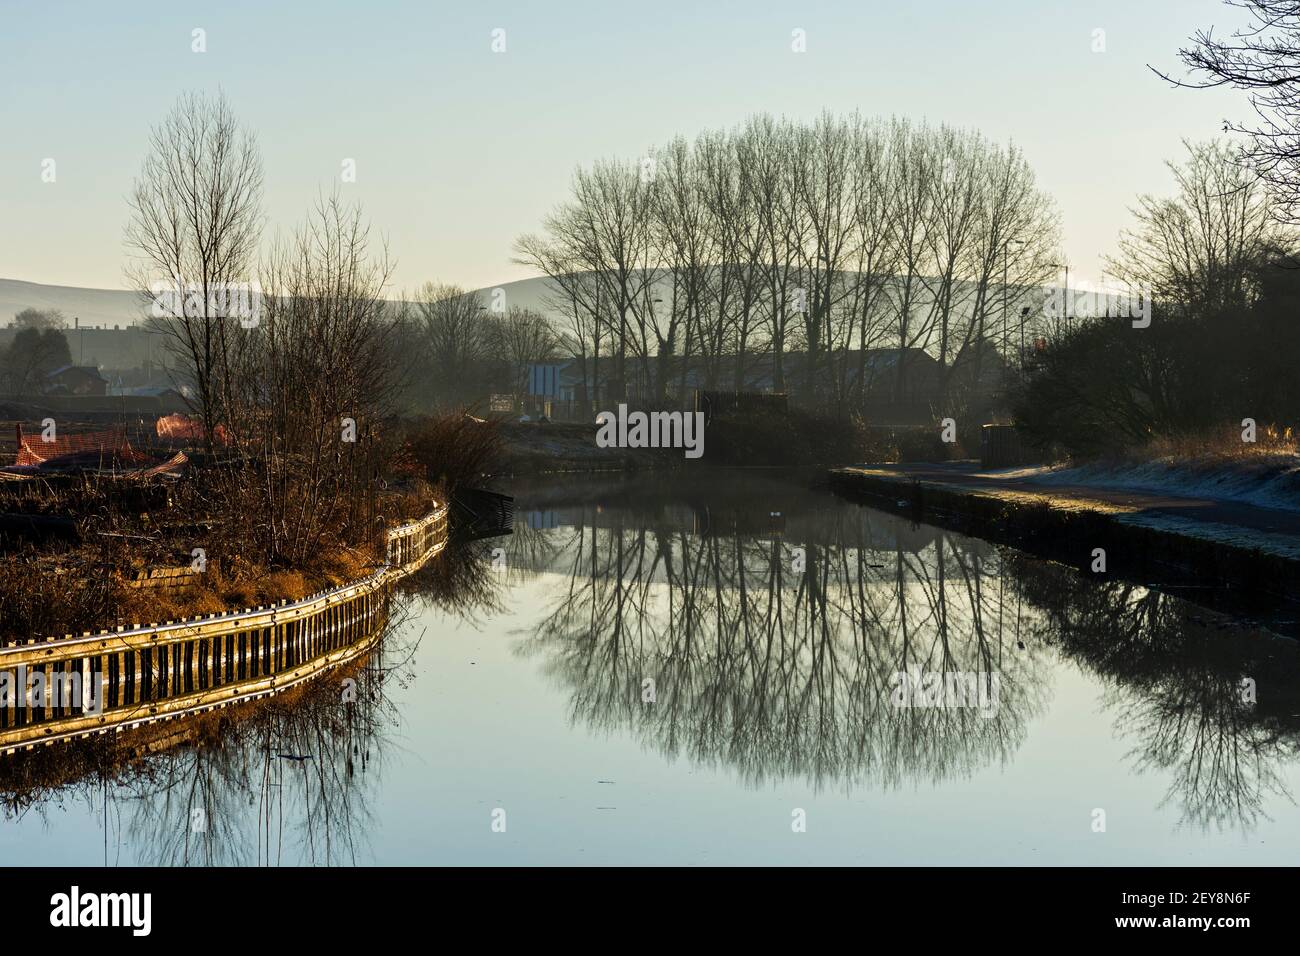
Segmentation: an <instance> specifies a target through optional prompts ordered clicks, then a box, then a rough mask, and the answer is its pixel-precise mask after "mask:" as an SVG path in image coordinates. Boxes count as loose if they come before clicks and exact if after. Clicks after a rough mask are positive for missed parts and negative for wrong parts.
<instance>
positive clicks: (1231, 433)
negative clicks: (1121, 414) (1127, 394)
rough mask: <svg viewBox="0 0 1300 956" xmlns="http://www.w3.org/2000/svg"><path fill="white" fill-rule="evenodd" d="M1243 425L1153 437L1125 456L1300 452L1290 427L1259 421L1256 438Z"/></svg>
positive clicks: (1208, 458)
mask: <svg viewBox="0 0 1300 956" xmlns="http://www.w3.org/2000/svg"><path fill="white" fill-rule="evenodd" d="M1241 432H1242V429H1241V426H1240V425H1232V424H1229V425H1225V426H1223V427H1221V428H1215V429H1212V430H1208V431H1198V432H1188V433H1184V434H1179V435H1166V436H1160V437H1156V438H1153V439H1152V440H1151V441H1150V442H1148V443H1147V444H1146V445H1144V446H1142V447H1140V448H1135V449H1132V450H1131V451H1129V452H1127V453H1125V455H1124V456H1123V457H1124V459H1125V460H1126V461H1131V462H1149V461H1158V460H1164V459H1172V460H1174V461H1189V462H1192V461H1196V462H1222V463H1227V462H1230V461H1233V460H1240V461H1242V462H1248V461H1251V460H1256V459H1258V460H1261V461H1262V460H1265V459H1269V458H1275V457H1277V458H1281V457H1285V456H1294V455H1298V454H1300V440H1297V436H1295V435H1294V434H1293V433H1292V430H1291V429H1290V428H1284V427H1279V426H1276V425H1259V426H1258V427H1257V428H1256V432H1255V439H1256V440H1255V441H1254V442H1246V441H1242V439H1241Z"/></svg>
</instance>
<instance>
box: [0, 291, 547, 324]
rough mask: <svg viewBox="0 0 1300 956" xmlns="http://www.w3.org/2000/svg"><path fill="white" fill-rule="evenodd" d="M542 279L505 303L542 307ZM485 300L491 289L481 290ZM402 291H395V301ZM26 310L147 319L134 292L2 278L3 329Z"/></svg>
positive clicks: (91, 319) (103, 319) (104, 320)
mask: <svg viewBox="0 0 1300 956" xmlns="http://www.w3.org/2000/svg"><path fill="white" fill-rule="evenodd" d="M543 285H544V282H543V280H542V279H524V280H521V281H519V282H506V283H503V284H502V285H501V286H500V287H499V288H502V289H504V290H505V293H506V304H507V305H519V306H524V307H528V308H535V309H536V308H541V307H542V304H543V303H542V295H543ZM479 291H480V293H481V294H482V295H483V296H484V297H485V299H486V298H487V297H488V296H490V295H491V292H492V290H491V289H481V290H479ZM398 294H400V290H394V298H397V297H398ZM26 308H35V309H59V310H61V311H62V312H63V314H64V315H65V316H66V317H67V319H68V326H69V327H71V326H72V320H73V319H74V318H79V319H80V320H81V324H82V325H83V326H90V327H106V328H110V329H111V328H112V327H113V326H115V325H119V326H126V325H134V324H135V323H136V322H138V321H139V320H140V319H141V318H143V317H144V308H143V306H142V305H141V303H140V299H139V297H138V296H137V295H136V294H135V293H134V292H125V291H121V290H114V289H80V288H76V287H74V286H63V285H41V284H40V283H36V282H23V281H21V280H19V279H0V328H4V327H5V326H8V325H9V324H10V323H11V322H13V318H14V316H15V315H16V314H17V313H19V312H21V311H22V310H23V309H26Z"/></svg>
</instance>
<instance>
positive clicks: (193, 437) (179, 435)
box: [155, 412, 227, 445]
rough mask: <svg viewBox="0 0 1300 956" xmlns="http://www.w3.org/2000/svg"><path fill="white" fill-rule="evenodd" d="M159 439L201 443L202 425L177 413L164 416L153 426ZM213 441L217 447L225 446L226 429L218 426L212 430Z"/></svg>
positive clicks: (196, 420) (194, 419)
mask: <svg viewBox="0 0 1300 956" xmlns="http://www.w3.org/2000/svg"><path fill="white" fill-rule="evenodd" d="M155 427H156V429H157V432H158V437H159V438H168V439H174V440H180V441H202V440H203V423H202V422H201V421H199V420H198V419H197V418H190V416H188V415H186V414H184V413H182V412H177V413H175V414H174V415H164V416H163V417H162V418H160V419H158V424H157V425H156V426H155ZM212 438H213V441H215V442H216V443H217V444H218V445H224V444H226V439H227V435H226V429H225V426H224V425H218V426H217V427H216V428H215V429H213V433H212Z"/></svg>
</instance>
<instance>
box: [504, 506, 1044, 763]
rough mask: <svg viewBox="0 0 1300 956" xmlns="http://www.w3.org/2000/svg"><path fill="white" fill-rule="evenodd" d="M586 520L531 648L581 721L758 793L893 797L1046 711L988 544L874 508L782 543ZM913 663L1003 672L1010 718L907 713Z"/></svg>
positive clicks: (840, 515) (1000, 752)
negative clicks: (722, 770)
mask: <svg viewBox="0 0 1300 956" xmlns="http://www.w3.org/2000/svg"><path fill="white" fill-rule="evenodd" d="M586 517H587V518H588V519H590V521H588V520H584V519H583V518H582V517H579V518H578V522H577V523H576V524H575V525H574V526H573V527H570V528H563V529H557V530H555V531H553V532H551V535H552V537H553V539H555V540H557V541H559V542H560V544H559V546H558V547H557V548H555V549H554V550H555V552H556V553H557V555H558V557H557V558H556V559H554V561H553V562H552V566H553V567H554V569H555V570H557V571H561V572H562V573H564V574H565V575H566V577H567V581H566V584H565V586H564V588H563V589H562V591H561V592H560V593H559V594H558V595H557V600H556V606H555V608H554V610H552V611H551V612H550V613H549V614H548V616H547V617H546V618H545V620H544V621H543V622H542V624H541V625H540V626H539V627H538V628H537V629H536V631H535V632H534V633H533V634H532V635H531V636H530V637H529V638H527V640H526V643H525V647H526V650H528V651H529V652H531V653H535V654H537V655H539V656H540V657H542V658H543V659H544V661H545V669H546V671H547V672H548V673H549V674H550V675H551V676H552V677H553V678H554V679H556V680H557V681H559V682H560V683H561V684H562V685H564V686H565V687H567V688H570V689H571V695H572V696H571V701H572V704H571V707H572V716H573V718H574V719H575V720H577V721H581V722H582V723H584V724H588V725H590V726H594V727H597V728H601V729H604V730H611V731H612V730H614V729H618V728H622V727H631V728H634V729H635V731H636V732H637V733H638V734H639V735H640V737H641V739H642V740H643V741H644V742H645V743H646V744H648V745H650V746H652V747H654V748H656V749H658V750H659V751H660V752H662V753H663V754H665V755H666V756H669V757H675V756H678V755H685V756H687V757H689V758H690V759H692V760H693V761H697V762H700V763H704V764H709V765H718V764H722V765H728V766H732V767H735V768H737V769H738V770H739V771H740V772H741V774H742V775H743V777H744V778H745V779H746V780H747V781H749V782H751V783H759V782H762V781H764V780H767V779H771V778H780V777H783V776H788V775H797V776H802V777H806V778H808V779H809V780H811V781H812V782H813V783H814V785H816V786H821V785H824V784H832V783H843V784H849V783H852V782H864V781H868V780H870V781H874V782H877V783H882V784H884V785H897V784H900V783H902V782H904V781H912V780H921V779H928V780H938V779H943V778H947V777H951V776H954V775H965V774H969V773H971V772H973V771H974V770H976V769H978V768H980V767H983V766H986V765H988V764H990V763H998V762H1001V761H1004V760H1006V759H1007V758H1008V756H1009V755H1010V754H1011V753H1012V752H1014V750H1015V749H1016V748H1017V747H1018V746H1019V744H1020V743H1021V741H1022V740H1023V737H1024V733H1025V726H1026V724H1027V722H1028V720H1029V719H1030V718H1031V717H1033V716H1034V715H1035V714H1036V713H1038V712H1040V711H1041V710H1042V708H1043V704H1044V700H1043V688H1044V687H1045V686H1046V682H1045V680H1044V679H1043V678H1042V676H1041V675H1040V674H1039V673H1038V672H1039V670H1040V664H1039V663H1038V661H1037V659H1036V655H1035V653H1034V652H1033V651H1031V650H1020V649H1019V648H1017V646H1016V643H1015V641H1014V639H1013V638H1011V637H1010V636H1009V635H1010V633H1011V632H1010V631H1008V630H1007V629H1005V628H1002V629H999V628H998V627H997V626H996V624H997V622H998V621H999V620H1000V617H1001V615H1002V614H1003V613H1004V611H1005V597H1006V596H1005V594H1004V593H1003V589H1002V587H1001V585H1000V584H999V578H998V574H997V569H998V561H999V559H998V556H997V553H996V552H995V551H992V550H991V549H990V548H989V546H988V545H986V544H984V543H983V542H978V541H972V540H968V539H963V540H949V539H947V538H945V537H944V536H942V535H937V534H935V533H934V532H933V531H922V532H921V533H920V534H919V535H918V533H917V532H915V531H913V530H912V529H909V528H907V527H906V526H898V527H894V526H893V524H894V522H893V519H891V518H887V517H886V516H883V515H880V514H878V513H875V512H870V511H867V510H865V509H823V513H822V514H821V515H820V517H817V518H814V519H809V520H807V521H803V522H800V523H798V524H797V525H794V526H787V527H786V529H785V531H784V533H783V534H774V533H746V532H743V531H735V532H731V531H727V530H725V528H726V523H725V522H722V523H720V522H719V521H718V520H717V519H716V516H715V517H714V519H713V520H712V521H711V525H712V527H713V528H714V529H715V531H716V529H718V528H719V526H720V524H721V527H722V528H723V529H724V530H723V532H722V533H707V534H703V535H697V534H694V533H693V532H692V531H688V530H685V529H683V528H680V527H674V525H677V524H680V522H677V521H668V522H666V523H664V524H660V525H657V524H656V523H655V522H654V521H653V520H650V521H646V520H634V521H630V522H628V523H626V524H625V523H624V522H623V521H622V520H621V517H620V515H619V514H618V513H614V514H608V513H606V514H600V515H597V514H595V513H592V514H590V515H587V516H586ZM796 548H800V549H802V564H803V567H802V570H796V567H799V564H798V563H797V558H798V554H797V552H796V551H795V550H794V549H796ZM918 668H920V669H921V670H923V671H924V672H940V673H942V672H967V673H972V672H983V673H989V672H996V673H997V674H998V675H999V677H1000V693H999V698H998V707H997V708H996V710H995V711H994V712H993V714H992V716H982V715H981V714H980V713H979V712H978V711H977V710H974V709H971V708H937V707H936V708H919V707H912V708H898V707H895V706H894V705H893V703H892V702H891V698H890V694H891V691H892V690H893V687H894V675H895V674H897V673H899V672H900V671H915V670H916V669H918ZM646 680H651V681H653V682H654V685H653V686H654V692H655V697H656V699H655V702H654V703H653V704H645V703H643V693H642V692H643V688H644V683H643V682H644V681H646Z"/></svg>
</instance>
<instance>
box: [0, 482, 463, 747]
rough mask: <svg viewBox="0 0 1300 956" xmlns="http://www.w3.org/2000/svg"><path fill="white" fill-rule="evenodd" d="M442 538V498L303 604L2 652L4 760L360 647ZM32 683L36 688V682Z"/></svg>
mask: <svg viewBox="0 0 1300 956" xmlns="http://www.w3.org/2000/svg"><path fill="white" fill-rule="evenodd" d="M446 544H447V505H445V504H442V505H439V507H438V508H437V509H435V510H434V511H433V512H432V513H431V514H429V515H427V516H425V517H424V518H422V519H420V520H419V521H415V522H412V523H410V524H406V525H401V526H399V527H397V528H393V529H391V530H390V531H389V532H388V534H387V563H386V564H385V565H384V566H383V567H382V568H380V569H379V570H378V571H376V572H375V573H374V574H371V575H369V576H368V577H365V578H362V579H361V580H359V581H355V582H353V583H351V584H346V585H343V586H341V587H338V588H334V589H332V590H329V591H323V592H321V593H319V594H315V595H312V596H311V597H307V598H304V599H303V600H301V601H293V602H283V603H281V604H276V605H271V606H269V607H259V608H254V609H246V610H243V611H233V612H226V613H223V614H216V615H212V616H209V617H202V618H190V619H185V620H181V621H175V622H168V623H166V624H158V625H151V626H149V627H135V628H130V629H127V628H119V629H118V630H116V631H106V632H104V633H100V634H86V635H83V636H82V637H72V636H71V635H69V636H67V637H65V638H62V639H54V638H50V639H48V640H46V641H44V642H40V643H38V642H37V641H35V640H29V641H28V642H27V643H26V644H18V643H16V642H12V643H10V644H9V646H7V647H4V648H0V756H4V755H7V754H12V753H14V752H16V751H20V750H30V749H32V748H34V747H36V746H37V745H40V744H52V743H54V742H55V741H60V740H72V739H76V738H82V737H92V736H96V735H99V734H108V733H112V732H116V731H121V730H131V729H135V728H137V727H142V726H145V725H147V724H152V723H156V722H158V721H165V720H174V719H175V718H177V717H181V716H185V715H190V714H197V713H202V712H205V711H211V710H217V709H220V708H223V707H229V706H230V705H232V704H240V703H245V702H248V701H252V700H257V699H259V698H262V697H269V696H271V695H273V694H279V693H283V692H284V691H286V690H288V689H290V688H291V687H295V686H298V685H300V684H302V683H303V682H305V681H308V680H311V679H312V678H314V677H316V676H318V675H320V674H322V673H324V672H325V671H328V670H331V669H333V668H335V667H338V666H340V665H343V664H346V663H348V662H350V661H353V660H356V659H357V658H359V657H362V656H364V655H365V654H367V653H368V652H369V651H370V650H371V648H372V647H373V645H374V644H375V642H376V641H377V640H378V639H379V636H380V635H381V634H382V633H383V625H384V623H385V622H386V621H387V615H388V594H389V589H390V587H391V585H392V584H393V582H395V581H397V580H398V579H400V578H403V577H405V576H406V575H408V574H412V573H414V572H415V571H418V570H419V569H420V568H421V567H423V566H424V564H425V563H426V562H427V561H429V560H430V559H431V558H432V557H434V556H435V555H437V554H438V553H439V552H441V551H442V549H443V548H444V547H445V546H446ZM38 688H39V689H38Z"/></svg>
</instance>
